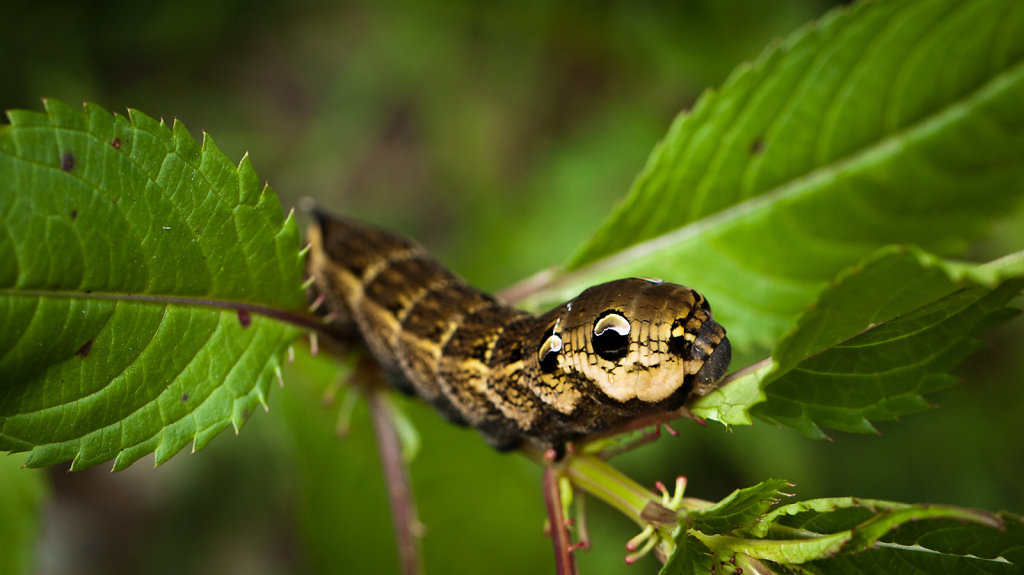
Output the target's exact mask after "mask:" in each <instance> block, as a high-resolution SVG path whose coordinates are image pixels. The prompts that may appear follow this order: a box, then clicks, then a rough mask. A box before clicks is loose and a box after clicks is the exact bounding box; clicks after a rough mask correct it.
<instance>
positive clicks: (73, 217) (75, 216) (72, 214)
mask: <svg viewBox="0 0 1024 575" xmlns="http://www.w3.org/2000/svg"><path fill="white" fill-rule="evenodd" d="M77 217H78V210H71V219H75V218H77Z"/></svg>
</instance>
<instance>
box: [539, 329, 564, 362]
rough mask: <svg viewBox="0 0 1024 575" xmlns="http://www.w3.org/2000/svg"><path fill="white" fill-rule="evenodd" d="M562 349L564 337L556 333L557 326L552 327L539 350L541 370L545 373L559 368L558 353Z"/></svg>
mask: <svg viewBox="0 0 1024 575" xmlns="http://www.w3.org/2000/svg"><path fill="white" fill-rule="evenodd" d="M561 351H562V338H561V337H560V336H559V335H558V334H557V333H555V328H551V329H550V330H549V331H548V333H547V337H545V338H544V342H543V343H541V344H540V350H539V351H538V352H537V358H538V359H540V370H541V371H543V372H544V373H552V372H553V371H555V370H556V369H558V354H559V353H561Z"/></svg>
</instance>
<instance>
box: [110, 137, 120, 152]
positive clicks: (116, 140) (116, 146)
mask: <svg viewBox="0 0 1024 575" xmlns="http://www.w3.org/2000/svg"><path fill="white" fill-rule="evenodd" d="M110 145H111V146H114V149H115V150H120V149H121V138H114V140H113V141H112V142H110Z"/></svg>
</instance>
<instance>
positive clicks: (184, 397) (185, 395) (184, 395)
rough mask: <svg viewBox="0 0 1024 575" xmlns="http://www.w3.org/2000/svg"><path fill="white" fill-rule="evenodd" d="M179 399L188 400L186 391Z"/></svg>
mask: <svg viewBox="0 0 1024 575" xmlns="http://www.w3.org/2000/svg"><path fill="white" fill-rule="evenodd" d="M181 400H182V401H188V394H187V393H183V394H181Z"/></svg>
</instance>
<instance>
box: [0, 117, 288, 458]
mask: <svg viewBox="0 0 1024 575" xmlns="http://www.w3.org/2000/svg"><path fill="white" fill-rule="evenodd" d="M8 117H9V118H10V120H11V125H9V126H4V127H3V128H2V129H0V176H2V177H0V230H2V233H0V324H2V325H3V326H4V329H3V330H2V332H0V373H2V374H3V380H2V381H0V448H2V449H5V450H15V451H22V450H30V451H31V453H30V456H29V458H28V464H29V465H31V466H42V465H49V464H53V463H57V462H59V461H64V460H67V459H73V462H72V469H81V468H84V467H87V466H89V465H93V464H96V463H99V462H101V461H105V460H109V459H115V461H114V468H115V469H122V468H124V467H126V466H128V465H129V464H131V463H132V462H133V461H135V460H137V459H138V458H140V457H142V456H143V455H146V454H147V453H151V452H154V451H155V452H156V461H157V463H161V462H163V461H166V460H167V459H169V458H170V457H171V456H172V455H174V453H176V452H178V451H179V450H180V449H181V448H182V447H184V446H185V445H186V444H187V443H189V442H193V449H194V450H198V449H201V448H202V447H203V446H205V445H206V444H207V443H209V441H210V440H211V439H212V438H213V436H214V435H216V434H217V433H218V432H219V431H221V430H222V429H224V428H225V427H226V426H227V425H229V424H232V425H234V426H235V428H236V429H237V428H238V427H239V426H241V425H242V424H243V423H244V421H245V420H246V418H247V417H248V415H249V414H250V413H251V412H252V411H253V410H254V409H255V408H256V407H257V406H259V405H260V404H263V405H264V406H265V403H266V396H267V393H268V389H269V386H270V384H271V383H272V382H273V381H276V380H277V378H278V375H277V374H276V372H277V371H279V365H280V359H281V356H282V355H283V351H284V349H285V348H286V347H287V345H288V344H289V343H290V342H291V341H292V340H293V339H294V338H295V337H296V335H297V334H298V331H297V330H296V329H295V328H294V327H291V326H288V325H286V324H283V323H281V322H279V321H274V320H271V319H269V318H267V317H264V316H262V315H258V314H250V313H249V312H245V311H239V310H240V309H252V310H298V309H302V307H303V302H304V294H303V290H302V288H301V282H302V262H301V257H300V255H299V247H300V240H299V232H298V228H297V226H296V225H295V222H294V220H293V219H292V218H291V217H290V216H289V217H288V218H287V219H286V218H285V217H284V214H283V213H282V211H281V206H280V204H279V202H278V200H277V197H276V196H275V195H274V193H273V192H272V191H271V190H270V189H269V188H266V187H263V186H261V185H260V182H259V180H258V178H257V176H256V174H255V172H254V171H253V169H252V166H251V165H250V163H249V162H248V159H243V160H242V162H241V163H240V164H239V165H237V166H235V165H233V164H232V163H231V162H230V161H229V160H228V159H227V158H226V157H225V156H224V154H223V153H221V152H220V151H219V150H218V149H217V147H216V145H215V144H214V143H213V141H212V140H211V139H210V138H209V137H204V141H203V144H202V146H200V145H199V144H198V143H197V142H196V141H195V140H194V139H193V138H192V137H191V136H190V135H189V133H188V132H187V131H186V130H185V128H184V126H183V125H182V124H180V123H178V122H175V124H174V127H173V130H172V129H169V128H168V127H167V126H166V125H164V124H163V123H162V122H157V121H155V120H153V119H151V118H149V117H147V116H145V115H143V114H141V113H138V112H136V111H131V112H130V113H129V118H125V117H123V116H119V115H112V114H111V113H109V112H107V111H106V110H103V109H101V108H99V107H98V106H94V105H87V106H85V110H84V113H83V112H81V111H76V110H73V109H72V108H69V107H68V106H66V105H64V104H62V103H60V102H55V101H47V102H46V114H40V113H34V112H24V111H16V112H10V113H9V114H8Z"/></svg>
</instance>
